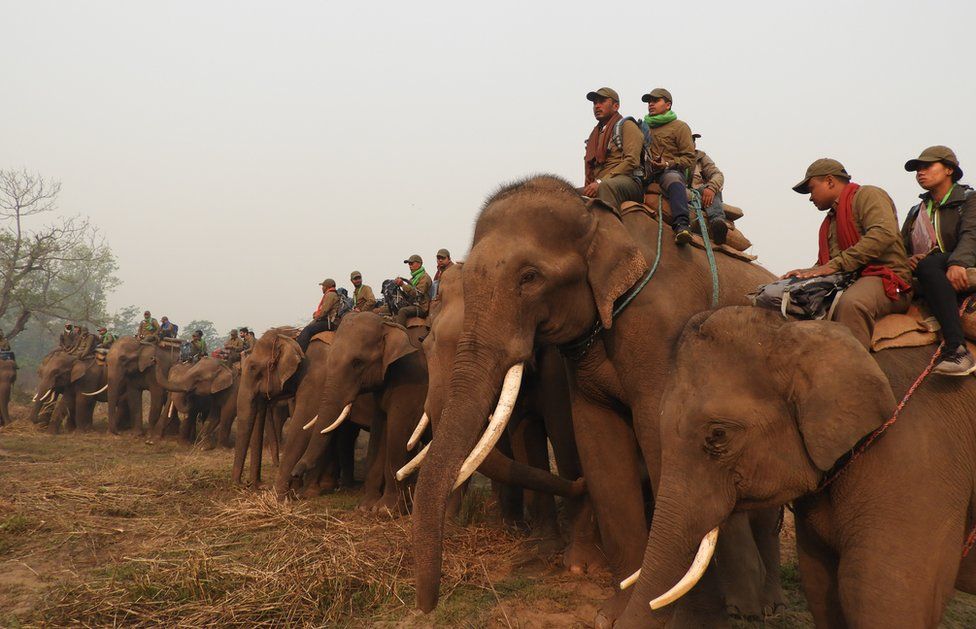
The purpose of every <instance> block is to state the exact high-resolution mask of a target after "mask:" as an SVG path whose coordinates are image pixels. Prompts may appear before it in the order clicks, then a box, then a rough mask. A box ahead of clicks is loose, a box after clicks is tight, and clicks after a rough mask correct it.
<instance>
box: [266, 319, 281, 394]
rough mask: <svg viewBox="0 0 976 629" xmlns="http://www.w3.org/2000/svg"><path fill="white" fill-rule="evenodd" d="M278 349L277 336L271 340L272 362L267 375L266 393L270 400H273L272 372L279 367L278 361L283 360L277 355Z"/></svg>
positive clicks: (269, 362) (270, 361)
mask: <svg viewBox="0 0 976 629" xmlns="http://www.w3.org/2000/svg"><path fill="white" fill-rule="evenodd" d="M277 348H278V335H277V334H275V336H274V338H273V339H271V360H269V361H268V369H267V374H266V377H267V384H268V386H267V388H266V390H265V392H264V395H265V397H267V398H268V399H269V400H270V399H271V372H272V371H274V368H275V367H276V366H277V365H278V359H279V358H281V356H280V355H279V354H277V353H275V350H276V349H277Z"/></svg>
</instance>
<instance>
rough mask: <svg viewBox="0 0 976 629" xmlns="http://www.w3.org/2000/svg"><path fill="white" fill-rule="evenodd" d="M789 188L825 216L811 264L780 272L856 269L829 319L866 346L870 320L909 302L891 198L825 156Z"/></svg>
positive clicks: (797, 274) (905, 265)
mask: <svg viewBox="0 0 976 629" xmlns="http://www.w3.org/2000/svg"><path fill="white" fill-rule="evenodd" d="M793 190H794V191H796V192H798V193H800V194H809V195H810V202H811V203H813V204H814V205H815V206H816V207H817V209H818V210H820V211H822V212H827V216H826V217H825V218H824V220H823V224H822V225H821V226H820V247H819V251H818V254H817V265H816V266H814V267H811V268H809V269H794V270H793V271H790V272H789V273H787V274H786V275H784V276H783V277H799V278H801V279H803V278H809V277H821V276H824V275H831V274H833V273H837V272H841V271H843V272H848V273H856V274H857V279H856V280H855V281H854V283H853V284H851V285H850V286H848V287H847V288H846V289H845V290H844V292H843V293H842V294H841V296H840V298H839V299H838V301H837V303H836V304H835V305H834V320H835V321H838V322H840V323H843V324H844V325H846V326H847V327H848V328H850V330H851V332H853V333H854V337H855V338H856V339H857V340H858V341H859V342H860V343H861V344H862V345H863V346H864V347H866V348H867V349H869V350H870V349H871V337H872V335H873V333H874V323H875V321H877V320H878V319H880V318H881V317H883V316H885V315H887V314H891V313H893V312H905V311H906V310H908V305H909V303H910V302H911V299H910V293H911V283H910V281H911V271H910V270H909V268H908V258H907V256H906V255H905V244H904V243H903V242H902V239H901V236H900V234H899V232H898V218H897V216H896V214H895V204H894V202H892V200H891V197H889V196H888V193H887V192H885V191H884V190H882V189H881V188H877V187H875V186H861V185H858V184H856V183H851V176H850V175H849V174H847V170H846V169H845V168H844V166H843V165H842V164H841V163H840V162H838V161H837V160H835V159H829V158H823V159H818V160H817V161H815V162H813V163H812V164H810V167H809V168H807V172H806V174H805V175H804V177H803V179H802V180H801V181H800V183H798V184H796V185H795V186H793Z"/></svg>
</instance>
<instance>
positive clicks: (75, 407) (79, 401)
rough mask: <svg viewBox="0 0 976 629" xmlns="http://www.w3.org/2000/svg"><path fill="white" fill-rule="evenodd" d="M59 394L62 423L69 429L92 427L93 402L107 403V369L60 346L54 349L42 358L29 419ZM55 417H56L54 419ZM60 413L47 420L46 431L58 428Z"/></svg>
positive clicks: (55, 430)
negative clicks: (62, 412) (62, 415)
mask: <svg viewBox="0 0 976 629" xmlns="http://www.w3.org/2000/svg"><path fill="white" fill-rule="evenodd" d="M58 396H61V403H62V405H63V408H64V409H65V411H66V412H65V413H64V415H65V418H64V424H65V428H66V429H67V430H69V431H72V430H75V429H76V428H77V429H78V430H82V431H87V430H91V428H92V414H93V412H94V409H95V403H96V402H106V401H107V400H108V396H107V395H106V370H105V366H104V365H100V364H98V362H97V361H96V360H95V359H94V358H93V357H89V358H84V359H80V358H78V356H76V355H74V354H70V353H68V352H66V351H64V350H62V349H56V350H54V351H52V352H50V353H48V355H47V356H45V357H44V358H43V359H42V360H41V365H40V366H39V367H38V369H37V392H36V393H35V394H34V398H33V400H32V402H33V404H34V406H33V408H32V409H31V419H32V420H33V419H35V418H36V417H37V415H38V413H39V411H40V409H41V407H42V406H43V405H45V404H47V403H50V402H52V401H53V400H54V398H56V397H58ZM55 418H58V419H55ZM60 424H61V420H60V415H58V414H55V415H53V416H52V420H51V421H50V422H49V423H48V432H50V433H52V434H53V433H56V432H58V430H59V429H60Z"/></svg>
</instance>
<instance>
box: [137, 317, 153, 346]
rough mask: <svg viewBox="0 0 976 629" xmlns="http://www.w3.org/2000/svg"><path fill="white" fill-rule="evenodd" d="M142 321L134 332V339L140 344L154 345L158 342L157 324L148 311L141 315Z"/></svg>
mask: <svg viewBox="0 0 976 629" xmlns="http://www.w3.org/2000/svg"><path fill="white" fill-rule="evenodd" d="M142 316H143V319H142V321H141V322H139V328H138V329H137V330H136V338H137V339H139V341H140V342H142V343H156V342H157V341H159V322H158V321H156V320H155V319H153V316H152V313H151V312H149V311H148V310H147V311H145V312H144V313H142Z"/></svg>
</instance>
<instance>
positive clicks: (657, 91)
mask: <svg viewBox="0 0 976 629" xmlns="http://www.w3.org/2000/svg"><path fill="white" fill-rule="evenodd" d="M652 98H663V99H664V100H666V101H668V102H669V103H673V102H674V99H673V98H671V92H669V91H667V90H666V89H664V88H663V87H655V88H654V89H652V90H651V91H650V92H648V93H647V94H644V95H643V96H641V100H642V101H644V102H645V103H649V102H651V99H652Z"/></svg>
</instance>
